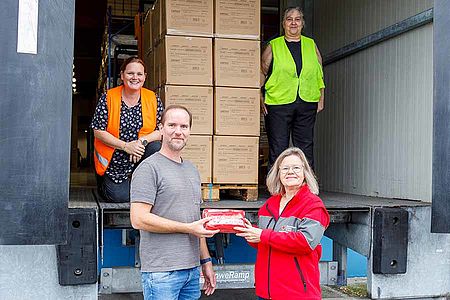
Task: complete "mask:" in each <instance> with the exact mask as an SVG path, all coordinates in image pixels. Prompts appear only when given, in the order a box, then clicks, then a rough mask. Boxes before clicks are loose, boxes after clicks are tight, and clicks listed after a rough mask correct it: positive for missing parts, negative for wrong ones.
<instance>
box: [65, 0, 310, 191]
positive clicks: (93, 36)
mask: <svg viewBox="0 0 450 300" xmlns="http://www.w3.org/2000/svg"><path fill="white" fill-rule="evenodd" d="M154 2H155V1H154V0H99V1H95V2H94V3H92V1H87V0H78V1H76V2H75V32H74V33H75V34H74V79H73V85H72V91H73V98H72V99H73V102H72V103H73V107H72V112H73V118H72V142H71V172H72V178H71V179H72V184H75V185H83V184H85V183H87V182H90V183H92V176H90V175H89V173H90V172H93V162H92V152H91V151H92V140H93V135H92V131H91V130H89V125H90V122H91V119H92V115H93V112H94V109H95V105H96V102H97V100H98V97H99V96H100V95H101V93H103V92H105V89H104V88H102V87H100V86H99V85H100V84H99V80H100V73H101V72H103V73H107V72H108V69H107V68H106V69H105V68H104V69H102V70H101V64H102V61H104V62H105V61H106V62H107V56H108V53H107V52H106V51H103V52H102V49H103V50H104V46H105V42H107V41H108V30H109V33H110V35H111V36H112V38H111V40H113V41H114V40H115V41H119V43H120V42H122V41H123V40H124V41H123V42H124V43H125V44H126V45H125V46H124V47H125V48H126V49H124V51H125V52H126V51H130V54H133V55H137V42H136V40H135V28H134V22H135V16H136V14H137V13H139V12H141V13H144V12H146V11H148V10H149V9H151V7H152V6H153V4H154ZM282 2H283V1H281V2H280V1H278V0H263V1H261V43H262V44H263V43H265V42H266V41H267V40H269V39H270V38H273V37H275V36H277V35H278V33H279V30H280V23H279V18H280V16H279V10H280V6H282V5H286V4H285V3H282ZM284 2H285V1H284ZM296 2H303V1H296ZM112 47H114V44H113V46H112ZM110 57H111V61H110V63H111V65H112V66H111V70H110V72H113V71H114V68H116V69H115V70H118V68H119V67H120V63H121V61H123V58H124V57H126V55H119V56H118V60H117V62H116V61H115V60H114V57H113V55H110ZM116 73H118V72H116ZM105 75H106V76H108V74H103V76H105ZM110 76H111V77H114V75H113V74H110ZM116 77H117V75H116ZM148 80H149V78H148Z"/></svg>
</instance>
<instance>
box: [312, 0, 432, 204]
mask: <svg viewBox="0 0 450 300" xmlns="http://www.w3.org/2000/svg"><path fill="white" fill-rule="evenodd" d="M318 2H321V3H325V2H326V3H334V2H339V3H346V4H345V5H344V6H345V7H346V8H347V10H348V11H351V12H352V14H354V15H356V16H364V17H359V19H358V21H357V22H359V23H361V22H362V24H364V23H366V22H364V21H363V20H364V19H365V18H366V17H367V16H368V15H369V12H365V11H364V10H366V9H369V8H370V7H371V6H370V5H372V4H370V2H382V3H384V4H385V5H386V6H387V7H389V8H392V9H395V8H396V7H401V6H402V5H403V7H406V2H407V3H413V2H414V3H416V4H417V3H418V2H421V3H422V2H424V3H425V2H427V3H429V1H359V0H358V1H318ZM359 2H361V3H362V4H363V3H364V4H365V5H364V9H362V8H360V7H358V6H357V5H356V3H359ZM394 2H395V4H396V5H394V4H390V3H394ZM372 6H374V5H372ZM387 7H385V8H383V9H381V8H379V9H375V7H371V10H372V13H373V12H374V11H373V10H374V9H375V11H377V12H378V13H376V14H375V19H376V20H372V21H370V22H367V24H369V25H370V26H368V27H370V28H368V27H367V28H364V27H365V26H363V25H362V24H360V25H358V26H356V25H355V26H353V28H354V31H349V34H347V35H346V34H344V36H343V37H339V36H334V35H335V34H338V32H337V31H336V27H339V26H341V25H342V24H345V23H352V22H354V21H351V22H350V21H349V20H348V19H347V17H346V15H345V14H344V12H345V11H346V10H345V11H343V15H342V16H341V18H337V19H335V21H336V22H337V23H336V24H340V25H336V26H333V25H332V23H330V24H329V27H328V31H326V32H325V30H324V29H321V30H322V36H321V37H320V38H321V39H322V40H323V41H328V39H329V40H332V41H334V43H337V44H339V46H343V45H344V44H346V43H348V42H351V41H353V40H354V39H355V38H356V37H358V38H361V37H364V35H365V34H367V33H371V31H376V30H379V29H382V28H383V27H384V26H387V25H389V24H388V22H387V21H386V19H387V18H389V19H392V18H394V16H395V17H398V16H400V15H401V16H402V17H401V18H403V17H404V16H405V13H402V14H401V13H399V12H396V13H395V14H394V13H393V12H390V11H389V9H388V8H387ZM425 8H426V7H423V5H419V4H417V5H416V6H415V8H414V9H415V11H422V10H423V9H425ZM336 10H337V8H336V7H329V8H328V9H326V13H324V14H323V15H322V17H321V18H329V17H327V15H328V14H331V13H333V14H334V13H336V12H335V11H336ZM411 10H412V9H411V8H409V7H408V10H407V12H408V13H409V12H411ZM329 11H331V12H329ZM381 16H383V18H381ZM315 21H316V22H317V21H318V18H317V16H316V18H315ZM376 22H380V23H381V24H382V26H381V25H380V24H375V23H376ZM319 24H320V22H319ZM375 25H377V26H375ZM347 26H348V24H347ZM350 32H351V33H350ZM432 38H433V25H432V24H428V25H425V26H422V27H420V28H417V29H415V30H413V31H410V32H407V33H404V34H402V35H400V36H398V37H396V38H393V39H390V40H388V41H385V42H383V43H381V44H378V45H376V46H373V47H371V48H368V49H366V50H364V51H362V52H358V53H356V54H354V55H351V56H349V57H346V58H345V59H342V60H340V61H337V62H335V63H333V64H330V65H328V66H326V67H325V82H326V85H327V87H326V90H325V91H326V93H325V95H326V96H325V111H323V112H322V113H320V114H319V116H318V121H317V127H316V144H315V147H316V157H317V158H316V161H317V163H316V165H317V173H318V176H319V181H320V184H321V188H322V189H324V190H327V191H342V192H347V193H355V194H361V195H373V196H380V197H392V198H402V199H417V200H424V201H431V166H432V120H433V119H432V118H433V110H432V103H433V79H432V77H433V66H432V62H433V59H432V58H433V56H432V44H433V43H432V42H433V41H432ZM328 48H329V49H335V48H336V47H335V46H334V44H332V43H330V46H328ZM322 52H324V51H322ZM324 53H326V52H324Z"/></svg>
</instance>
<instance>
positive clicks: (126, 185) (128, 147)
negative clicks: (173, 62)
mask: <svg viewBox="0 0 450 300" xmlns="http://www.w3.org/2000/svg"><path fill="white" fill-rule="evenodd" d="M120 78H121V79H122V82H123V85H120V86H118V87H115V88H112V89H110V90H108V91H107V92H106V93H105V94H103V95H102V96H101V97H100V99H99V101H98V104H97V107H96V109H95V113H94V117H93V119H92V123H91V128H92V129H93V130H94V137H95V138H94V163H95V171H96V172H97V174H98V175H99V176H100V179H101V180H100V182H99V192H100V195H102V197H103V198H105V199H106V200H107V201H111V202H128V201H129V200H130V195H129V194H130V176H131V173H132V172H133V170H134V168H135V167H136V165H137V164H138V163H139V162H141V161H142V160H143V159H145V158H146V157H148V156H150V155H152V154H153V153H155V152H157V151H159V149H160V148H161V142H160V140H161V134H160V133H159V131H158V125H159V123H160V120H161V114H162V111H163V109H164V108H163V105H162V103H161V100H160V99H159V97H157V96H156V94H155V93H154V92H153V91H150V90H148V89H146V88H143V87H142V86H143V85H144V82H145V78H146V72H145V64H144V62H143V61H142V60H141V59H139V58H137V57H130V58H128V59H126V60H125V61H124V63H123V64H122V66H121V68H120Z"/></svg>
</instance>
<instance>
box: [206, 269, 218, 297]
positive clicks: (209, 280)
mask: <svg viewBox="0 0 450 300" xmlns="http://www.w3.org/2000/svg"><path fill="white" fill-rule="evenodd" d="M202 273H203V277H204V279H205V283H203V289H204V290H205V295H206V296H210V295H212V294H213V293H214V291H215V290H216V284H217V282H216V272H214V269H213V264H212V262H210V261H209V262H207V263H205V264H203V265H202Z"/></svg>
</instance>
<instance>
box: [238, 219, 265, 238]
mask: <svg viewBox="0 0 450 300" xmlns="http://www.w3.org/2000/svg"><path fill="white" fill-rule="evenodd" d="M234 230H236V231H239V233H236V235H237V236H240V237H243V238H245V240H246V241H247V242H249V243H259V242H260V241H261V234H262V229H259V228H258V227H253V226H252V223H250V221H249V220H247V219H245V227H234Z"/></svg>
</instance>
